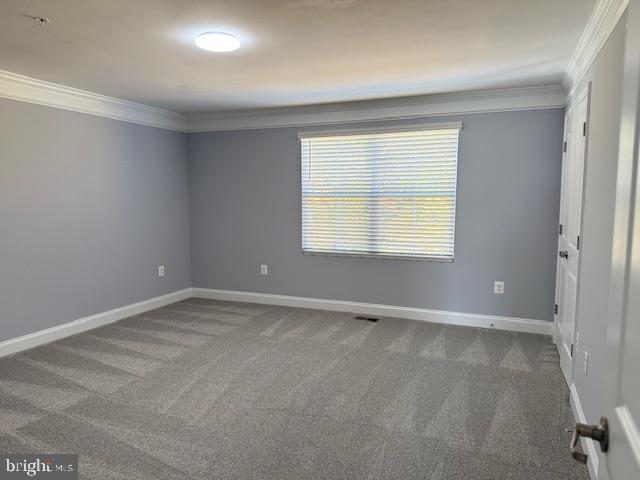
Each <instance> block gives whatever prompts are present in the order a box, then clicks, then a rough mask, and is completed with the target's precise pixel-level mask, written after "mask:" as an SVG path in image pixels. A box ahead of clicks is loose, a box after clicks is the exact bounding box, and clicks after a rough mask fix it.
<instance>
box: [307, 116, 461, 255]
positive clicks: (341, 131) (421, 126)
mask: <svg viewBox="0 0 640 480" xmlns="http://www.w3.org/2000/svg"><path fill="white" fill-rule="evenodd" d="M454 128H455V129H458V130H460V131H461V130H462V128H463V124H462V122H461V121H460V122H439V123H433V122H428V123H417V124H416V123H412V124H410V125H398V126H384V127H382V126H377V127H362V128H337V129H332V130H308V131H304V130H303V131H299V132H298V139H299V140H302V139H305V138H318V137H327V136H334V135H335V136H340V135H351V134H358V133H392V132H413V131H420V130H444V129H454ZM300 155H301V157H302V153H300ZM459 164H460V135H458V155H457V156H456V189H455V194H454V211H455V213H454V216H453V231H454V237H453V238H454V240H453V255H452V256H451V258H443V257H439V256H414V255H399V254H380V253H366V252H363V253H357V252H344V253H342V252H317V251H311V250H305V249H304V248H302V244H303V238H302V235H303V233H302V229H300V242H299V245H300V246H301V251H302V253H303V255H311V256H321V257H348V258H367V259H372V260H405V261H414V262H415V261H419V262H435V263H454V262H455V252H456V243H457V235H456V225H457V223H458V222H457V219H458V178H459V177H458V167H459ZM303 194H304V192H303V187H302V181H300V198H302V195H303ZM300 214H301V215H302V209H301V211H300Z"/></svg>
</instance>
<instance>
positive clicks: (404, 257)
mask: <svg viewBox="0 0 640 480" xmlns="http://www.w3.org/2000/svg"><path fill="white" fill-rule="evenodd" d="M302 253H303V254H304V255H313V256H319V257H347V258H349V257H351V258H370V259H373V260H405V261H413V262H436V263H453V258H443V257H423V256H411V255H391V254H379V253H355V252H354V253H351V252H319V251H311V250H302Z"/></svg>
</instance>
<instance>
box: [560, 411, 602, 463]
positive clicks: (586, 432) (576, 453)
mask: <svg viewBox="0 0 640 480" xmlns="http://www.w3.org/2000/svg"><path fill="white" fill-rule="evenodd" d="M580 437H584V438H591V439H593V440H595V441H597V442H598V443H599V444H600V450H602V451H603V452H606V451H607V450H609V422H608V421H607V419H606V418H605V417H601V418H600V424H599V425H585V424H584V423H576V429H575V430H574V431H573V436H572V437H571V443H570V444H569V449H570V450H571V456H572V457H573V458H575V459H576V460H577V461H578V462H580V463H587V458H588V456H587V455H586V454H585V453H583V452H582V451H581V450H580V447H578V440H579V439H580Z"/></svg>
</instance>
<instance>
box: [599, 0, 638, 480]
mask: <svg viewBox="0 0 640 480" xmlns="http://www.w3.org/2000/svg"><path fill="white" fill-rule="evenodd" d="M626 35H627V39H626V51H625V67H624V77H623V78H624V83H623V97H622V98H623V99H622V118H621V125H620V144H619V155H618V174H617V175H618V178H617V185H616V211H615V222H614V236H613V252H612V262H611V263H612V266H611V295H610V298H609V319H608V320H609V322H608V331H607V343H608V358H607V361H608V363H607V385H606V397H607V398H606V412H605V415H606V416H607V417H608V419H609V427H610V443H609V450H608V452H607V454H606V455H604V461H603V462H600V467H599V477H601V478H606V477H608V478H610V479H611V480H627V479H638V478H640V372H639V370H640V176H639V175H638V165H639V162H640V158H639V149H638V142H640V127H639V126H640V122H639V116H640V101H639V98H640V0H632V1H631V2H630V4H629V11H628V16H627V29H626Z"/></svg>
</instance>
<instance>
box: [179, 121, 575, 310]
mask: <svg viewBox="0 0 640 480" xmlns="http://www.w3.org/2000/svg"><path fill="white" fill-rule="evenodd" d="M458 120H462V121H463V123H464V126H463V130H462V134H461V150H460V159H459V173H458V210H457V223H456V251H455V261H454V263H452V264H449V263H434V262H419V261H404V260H388V259H386V260H382V259H362V258H344V257H330V256H311V255H303V254H302V251H301V238H300V151H299V150H300V147H299V142H298V140H297V138H296V132H297V129H296V128H278V129H264V130H249V131H234V132H219V133H197V134H191V135H189V139H188V143H189V177H190V202H191V240H192V243H191V246H192V248H191V252H192V280H193V285H194V286H195V287H205V288H217V289H229V290H240V291H249V292H264V293H277V294H285V295H295V296H306V297H316V298H328V299H338V300H353V301H360V302H373V303H380V304H390V305H402V306H408V307H421V308H430V309H439V310H450V311H459V312H471V313H480V314H494V315H505V316H515V317H524V318H533V319H543V320H552V318H553V312H552V309H553V303H554V286H555V267H556V253H555V252H556V242H557V223H558V204H559V191H560V169H561V145H562V129H563V126H562V123H563V110H561V109H549V110H534V111H522V112H509V113H489V114H473V115H456V116H451V117H438V118H434V119H432V121H434V122H443V121H444V122H446V121H458ZM404 123H410V122H404ZM376 125H378V124H377V123H376ZM325 128H326V127H325ZM305 130H308V128H305ZM261 263H265V264H268V265H269V275H268V276H266V277H264V276H260V275H259V265H260V264H261ZM494 280H503V281H505V294H504V295H502V296H500V295H494V294H493V282H494Z"/></svg>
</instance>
